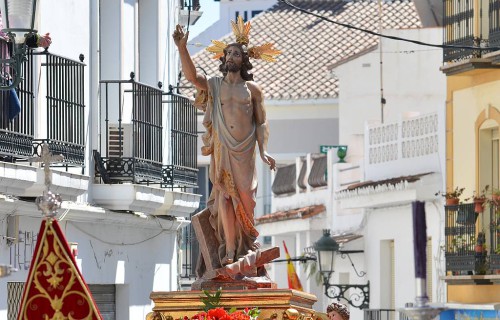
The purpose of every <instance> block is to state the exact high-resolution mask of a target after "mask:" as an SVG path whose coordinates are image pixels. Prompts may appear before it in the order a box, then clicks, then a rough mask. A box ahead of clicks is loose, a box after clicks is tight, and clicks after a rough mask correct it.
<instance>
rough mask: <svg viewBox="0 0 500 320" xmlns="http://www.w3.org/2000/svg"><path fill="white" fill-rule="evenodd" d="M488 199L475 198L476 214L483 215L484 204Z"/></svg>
mask: <svg viewBox="0 0 500 320" xmlns="http://www.w3.org/2000/svg"><path fill="white" fill-rule="evenodd" d="M485 201H486V198H474V212H476V213H482V212H483V211H484V202H485Z"/></svg>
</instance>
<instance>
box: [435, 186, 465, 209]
mask: <svg viewBox="0 0 500 320" xmlns="http://www.w3.org/2000/svg"><path fill="white" fill-rule="evenodd" d="M464 190H465V188H459V187H455V189H454V190H452V191H448V192H442V191H438V192H436V193H435V194H434V195H435V196H442V197H444V198H445V200H446V205H447V206H456V205H458V204H459V202H460V196H461V195H462V193H464Z"/></svg>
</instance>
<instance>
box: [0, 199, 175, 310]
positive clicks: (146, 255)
mask: <svg viewBox="0 0 500 320" xmlns="http://www.w3.org/2000/svg"><path fill="white" fill-rule="evenodd" d="M5 218H6V215H0V235H5V234H6V228H7V223H6V219H5ZM41 221H42V219H41V216H40V213H39V212H37V211H36V210H35V207H34V206H33V217H25V216H21V217H19V230H20V231H29V232H33V233H34V234H38V232H39V229H40V223H41ZM161 223H162V224H163V226H164V227H165V228H166V229H168V226H169V223H170V222H168V221H161ZM59 225H60V227H61V229H62V231H63V233H64V234H65V236H66V239H67V241H68V242H77V243H78V256H77V264H78V267H79V268H80V271H81V272H82V275H83V277H84V279H85V282H86V283H87V284H116V285H118V286H117V295H116V311H117V319H145V317H146V314H147V313H148V312H150V311H151V308H152V306H153V303H152V301H151V300H150V299H149V295H150V293H151V291H153V290H154V291H175V290H177V281H176V279H177V259H176V255H177V249H176V246H175V244H176V241H175V237H176V231H177V230H175V228H174V229H172V230H165V231H162V230H160V228H155V229H150V228H148V229H146V228H141V227H140V226H139V225H138V226H135V227H133V228H132V227H123V226H119V225H114V226H112V227H111V226H109V225H105V224H102V223H99V222H96V223H82V222H73V221H64V220H63V221H62V222H60V223H59ZM166 244H168V245H166ZM24 248H25V247H24V244H23V243H19V252H18V253H19V254H20V256H19V258H18V259H20V260H21V261H24V260H28V261H30V260H31V259H32V258H33V256H32V251H31V250H34V245H33V246H32V247H28V250H27V251H25V250H24ZM16 249H17V247H16V246H8V245H7V242H6V241H5V239H3V238H0V264H8V265H13V266H14V267H16V268H19V269H20V270H19V271H17V272H14V273H12V274H11V275H10V276H8V277H4V278H0V296H1V297H7V282H9V281H15V282H17V281H19V282H25V281H26V279H27V277H28V271H29V270H28V269H25V268H23V265H19V264H15V263H14V260H13V259H14V258H13V255H14V254H15V253H17V252H16ZM27 266H29V265H27ZM6 309H7V299H0V318H2V319H6V318H7V314H6Z"/></svg>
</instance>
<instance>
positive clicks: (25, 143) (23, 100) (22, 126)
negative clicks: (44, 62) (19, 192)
mask: <svg viewBox="0 0 500 320" xmlns="http://www.w3.org/2000/svg"><path fill="white" fill-rule="evenodd" d="M7 58H9V44H8V43H7V42H6V41H5V40H3V39H0V59H7ZM34 65H35V62H34V59H33V53H32V51H29V52H28V59H27V60H26V61H25V62H24V63H23V65H22V67H21V69H22V74H23V75H24V79H23V80H22V81H21V83H20V84H19V85H18V87H17V88H16V90H15V91H11V90H9V91H3V90H2V91H0V101H1V112H0V158H1V160H3V161H9V162H14V161H16V160H20V159H27V158H29V157H31V156H32V155H33V146H32V144H33V139H34V132H35V127H34V123H35V118H34V108H35V96H34V91H35V90H34V88H35V80H36V77H35V71H34ZM9 74H10V69H9V67H8V66H5V65H3V64H2V71H1V73H0V77H1V80H0V81H8V77H9ZM16 96H17V98H18V99H19V103H20V106H21V112H20V113H19V114H18V115H17V116H16V117H15V118H14V119H11V118H12V116H13V114H9V113H10V112H11V110H12V111H14V109H15V106H14V105H15V100H13V99H16Z"/></svg>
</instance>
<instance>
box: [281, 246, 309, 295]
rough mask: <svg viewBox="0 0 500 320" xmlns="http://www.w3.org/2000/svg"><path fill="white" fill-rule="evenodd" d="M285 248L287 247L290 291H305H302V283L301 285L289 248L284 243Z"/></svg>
mask: <svg viewBox="0 0 500 320" xmlns="http://www.w3.org/2000/svg"><path fill="white" fill-rule="evenodd" d="M283 246H284V247H285V255H286V259H287V260H288V262H287V273H288V289H295V290H300V291H304V290H303V289H302V283H300V279H299V277H298V276H297V272H296V271H295V267H294V266H293V263H292V260H291V257H290V254H289V253H288V248H287V247H286V244H285V241H283Z"/></svg>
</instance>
